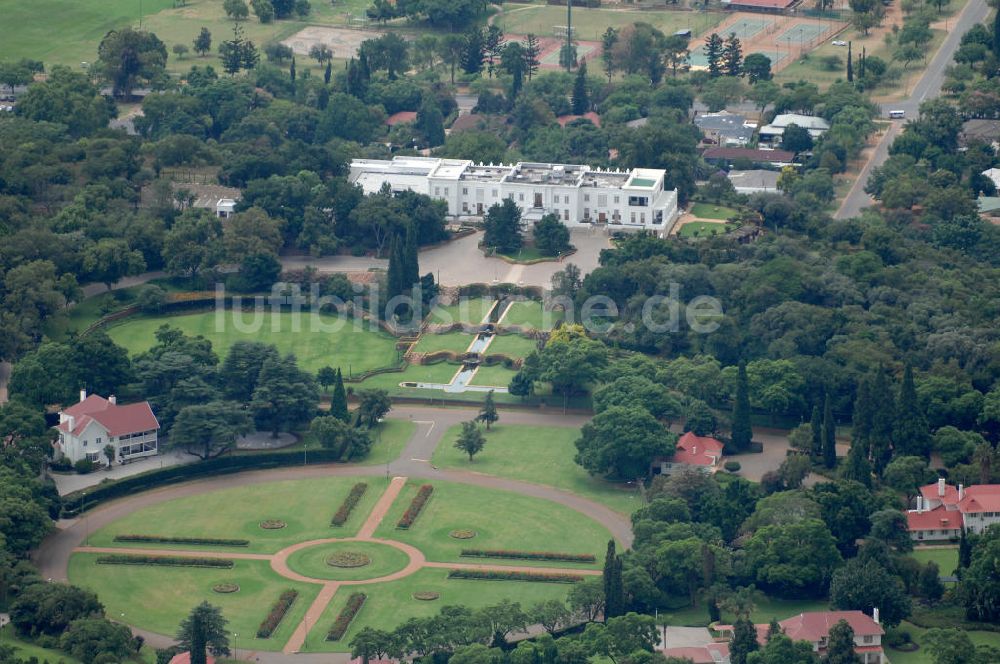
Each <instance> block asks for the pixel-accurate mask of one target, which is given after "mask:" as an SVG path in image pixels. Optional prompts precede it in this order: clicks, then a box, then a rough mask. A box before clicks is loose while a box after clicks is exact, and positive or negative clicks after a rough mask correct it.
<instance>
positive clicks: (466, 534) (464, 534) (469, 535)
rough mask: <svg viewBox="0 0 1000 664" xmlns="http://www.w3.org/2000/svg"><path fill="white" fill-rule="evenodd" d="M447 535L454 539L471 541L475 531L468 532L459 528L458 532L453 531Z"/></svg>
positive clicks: (466, 529)
mask: <svg viewBox="0 0 1000 664" xmlns="http://www.w3.org/2000/svg"><path fill="white" fill-rule="evenodd" d="M448 534H449V535H450V536H451V537H454V538H455V539H472V538H473V537H475V536H476V531H475V530H469V529H468V528H459V529H458V530H453V531H451V532H450V533H448Z"/></svg>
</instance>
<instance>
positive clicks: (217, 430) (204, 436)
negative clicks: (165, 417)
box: [169, 401, 253, 460]
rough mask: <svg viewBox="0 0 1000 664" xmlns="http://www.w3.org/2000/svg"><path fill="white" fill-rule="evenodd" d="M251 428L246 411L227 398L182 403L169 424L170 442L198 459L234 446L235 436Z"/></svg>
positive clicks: (245, 432)
mask: <svg viewBox="0 0 1000 664" xmlns="http://www.w3.org/2000/svg"><path fill="white" fill-rule="evenodd" d="M252 430H253V426H252V423H251V420H250V416H249V414H248V413H247V412H246V411H245V410H243V408H242V407H241V406H240V405H239V404H237V403H235V402H231V401H213V402H210V403H204V404H194V405H190V406H185V407H184V408H183V409H181V411H180V412H179V413H178V414H177V419H176V420H175V421H174V424H173V426H172V427H170V439H169V440H170V445H171V446H172V447H175V448H178V449H183V450H184V451H185V452H187V453H188V454H191V455H194V456H196V457H198V458H200V459H202V460H207V459H213V458H215V457H217V456H221V455H222V454H225V453H226V452H228V451H229V450H231V449H233V448H234V447H235V446H236V439H237V438H239V437H240V436H243V435H245V434H247V433H249V432H250V431H252Z"/></svg>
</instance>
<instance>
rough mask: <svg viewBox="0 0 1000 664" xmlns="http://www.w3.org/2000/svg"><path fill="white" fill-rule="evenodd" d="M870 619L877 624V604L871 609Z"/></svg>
mask: <svg viewBox="0 0 1000 664" xmlns="http://www.w3.org/2000/svg"><path fill="white" fill-rule="evenodd" d="M872 620H874V621H875V624H878V607H877V606H876V607H875V608H874V609H872Z"/></svg>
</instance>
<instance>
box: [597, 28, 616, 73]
mask: <svg viewBox="0 0 1000 664" xmlns="http://www.w3.org/2000/svg"><path fill="white" fill-rule="evenodd" d="M617 43H618V31H617V30H615V29H614V28H612V27H611V26H608V29H607V30H605V31H604V34H603V35H601V61H602V62H603V63H604V74H605V75H606V76H607V77H608V83H609V84H610V83H611V79H612V78H613V77H614V75H615V53H614V50H615V45H616V44H617Z"/></svg>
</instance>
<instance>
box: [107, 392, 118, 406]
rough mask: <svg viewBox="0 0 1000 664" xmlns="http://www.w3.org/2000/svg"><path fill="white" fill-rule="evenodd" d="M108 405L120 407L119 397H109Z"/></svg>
mask: <svg viewBox="0 0 1000 664" xmlns="http://www.w3.org/2000/svg"><path fill="white" fill-rule="evenodd" d="M108 403H109V404H111V405H112V406H117V405H118V397H116V396H115V395H113V394H112V395H111V396H110V397H108Z"/></svg>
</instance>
